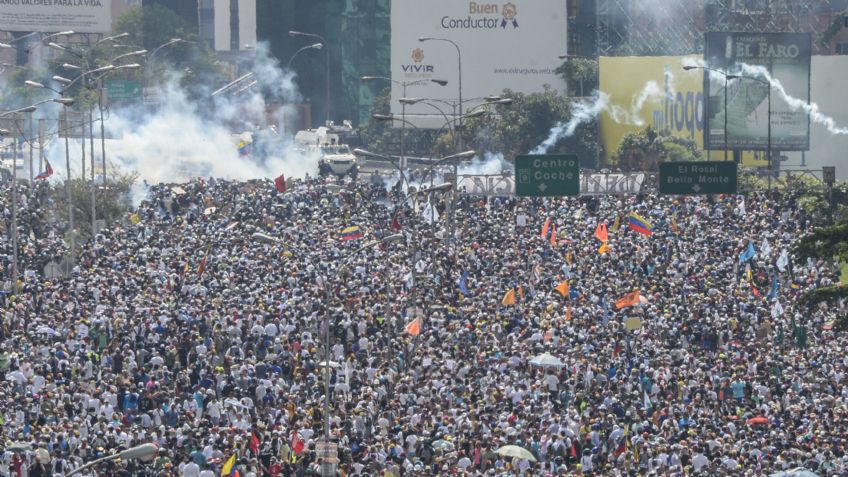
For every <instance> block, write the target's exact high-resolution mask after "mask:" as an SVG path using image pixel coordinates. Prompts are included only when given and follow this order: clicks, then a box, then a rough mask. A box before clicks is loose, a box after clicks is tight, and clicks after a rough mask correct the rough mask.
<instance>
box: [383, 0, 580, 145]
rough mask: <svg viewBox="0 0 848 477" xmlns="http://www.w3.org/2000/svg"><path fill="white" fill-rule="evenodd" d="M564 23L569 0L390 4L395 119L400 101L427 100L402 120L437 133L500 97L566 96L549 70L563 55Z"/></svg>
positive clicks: (410, 108)
mask: <svg viewBox="0 0 848 477" xmlns="http://www.w3.org/2000/svg"><path fill="white" fill-rule="evenodd" d="M567 21H568V17H567V15H566V0H475V1H469V0H461V1H458V0H427V1H422V0H393V1H392V9H391V28H392V52H391V74H392V80H394V82H393V83H392V102H391V108H392V113H393V114H394V115H395V116H396V117H398V118H399V117H400V116H401V114H402V113H403V112H404V111H403V108H402V106H401V104H400V102H399V100H400V98H402V97H404V95H406V96H407V97H410V98H412V97H414V98H428V99H431V100H433V101H428V102H429V103H430V104H423V103H418V104H413V105H407V106H406V108H405V116H406V119H407V120H408V121H411V122H413V123H414V124H416V125H417V126H420V127H428V128H434V129H438V128H440V127H442V126H443V125H445V123H447V122H449V121H451V120H452V119H453V118H455V117H456V116H457V115H458V114H459V113H460V111H468V110H469V109H470V108H472V107H474V106H475V105H477V104H479V103H481V102H482V101H483V99H482V98H483V97H485V96H488V95H493V94H500V93H501V92H502V91H503V90H504V89H511V90H513V91H517V92H523V93H533V92H537V91H542V90H543V89H544V85H550V86H552V87H554V88H558V89H564V88H565V83H564V82H563V81H562V80H561V79H560V78H559V77H557V75H556V74H555V73H554V70H555V69H556V68H557V67H558V66H559V65H560V64H561V63H562V60H560V59H559V58H557V55H560V54H565V53H566V51H565V45H566V43H567V35H566V26H567ZM419 38H429V39H428V40H425V41H419ZM460 68H461V72H462V74H461V76H462V84H461V85H460V81H459V78H460ZM432 79H439V80H445V81H447V82H448V84H447V85H446V86H440V85H438V84H437V83H434V82H432V81H431V80H432ZM404 84H405V85H406V86H404ZM460 86H461V87H462V100H463V103H464V104H463V105H462V107H460V105H459V104H458V101H459V88H460ZM396 125H397V126H400V124H399V122H398V123H397V124H396ZM449 126H450V125H449Z"/></svg>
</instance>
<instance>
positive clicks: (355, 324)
mask: <svg viewBox="0 0 848 477" xmlns="http://www.w3.org/2000/svg"><path fill="white" fill-rule="evenodd" d="M285 189H286V190H285V192H283V193H280V192H278V189H276V188H275V186H274V184H273V183H272V182H271V181H265V182H263V181H252V182H231V181H224V180H213V179H209V180H197V181H194V182H191V183H188V184H181V185H179V186H178V187H177V186H166V185H159V186H153V187H150V189H149V191H148V197H147V199H146V200H145V201H144V202H142V203H141V204H140V205H139V207H138V209H137V210H136V211H134V212H133V214H132V215H131V216H129V217H127V218H126V220H124V221H122V222H121V223H115V224H110V226H109V227H108V228H107V229H105V230H102V231H101V232H100V234H98V236H97V238H96V240H94V241H91V242H89V243H86V244H84V245H82V246H81V249H80V251H79V253H78V264H77V265H76V266H75V267H73V270H72V271H71V273H70V274H69V275H68V276H67V277H57V278H49V277H47V276H46V273H45V267H47V268H50V267H48V264H50V263H53V262H55V263H59V262H60V259H61V257H62V256H63V255H64V254H65V252H66V250H67V247H66V246H65V245H64V243H63V241H62V233H61V230H62V227H63V226H64V225H63V224H60V223H57V222H56V221H55V220H53V221H50V220H47V219H48V215H49V211H50V206H49V204H46V203H44V202H43V201H41V200H40V199H39V192H38V190H36V191H35V192H34V193H33V192H31V191H30V190H29V189H28V188H27V187H25V186H23V187H22V188H21V194H22V195H23V194H30V195H32V197H28V199H27V205H26V206H23V208H21V209H19V210H20V211H21V212H20V214H19V215H18V217H17V221H18V225H19V234H18V236H19V243H20V247H21V252H20V253H19V256H20V257H21V258H20V259H19V263H20V265H19V268H20V270H21V273H20V274H19V275H20V284H19V286H18V287H17V291H16V292H14V293H7V294H4V295H3V306H4V310H3V311H4V313H3V318H2V327H0V342H2V343H3V347H2V351H0V377H2V378H3V380H2V381H0V396H2V401H0V424H2V442H0V446H2V448H3V449H5V451H4V453H3V454H2V458H0V476H4V477H5V476H23V475H29V476H35V475H50V474H51V473H68V472H70V471H71V470H73V469H76V468H79V467H80V466H82V465H83V464H84V463H86V462H91V461H92V460H94V459H97V458H100V457H105V456H109V455H113V454H115V453H118V452H120V451H121V450H124V449H128V448H131V447H134V446H137V445H139V444H142V443H147V442H152V443H155V444H156V445H158V446H159V451H158V455H156V456H155V458H154V459H153V460H152V461H151V462H140V461H136V460H122V461H111V462H108V463H106V464H103V465H101V466H94V467H91V468H89V469H87V470H83V471H82V473H81V474H79V475H82V476H94V475H156V476H187V477H195V476H200V477H210V476H218V475H221V473H222V472H225V473H227V472H232V471H236V470H237V471H238V472H239V474H240V475H242V476H254V475H255V476H279V475H298V476H300V475H318V458H317V456H316V453H315V449H316V444H317V443H318V441H319V440H320V439H321V438H322V436H323V432H324V427H323V426H324V421H323V407H324V398H325V386H324V371H325V367H324V366H325V364H329V365H330V368H331V369H330V370H331V372H330V377H331V382H330V386H329V387H328V389H329V392H330V403H331V412H330V432H331V435H332V439H333V440H334V441H335V442H338V444H339V449H340V451H339V455H338V458H339V460H340V463H339V468H338V472H339V473H340V474H341V475H361V476H377V475H384V476H385V475H396V476H397V475H528V476H529V475H611V476H625V475H628V476H629V475H667V476H684V475H686V476H690V475H691V476H694V475H709V476H716V475H746V476H748V475H750V476H760V475H767V474H769V473H772V472H776V471H779V470H784V469H789V468H793V467H798V466H803V467H806V468H808V469H810V470H813V471H816V472H818V473H819V474H820V475H822V476H829V475H845V473H846V465H848V454H846V440H847V439H848V422H846V415H848V407H846V400H848V387H847V386H846V375H845V373H846V367H848V359H846V357H845V356H844V354H843V352H842V350H843V349H844V347H845V345H846V339H845V337H844V336H843V335H841V334H839V333H837V332H835V331H833V330H831V329H830V326H829V324H830V322H831V321H832V320H833V319H834V318H835V317H836V316H838V314H840V313H841V314H842V315H844V314H845V304H844V303H842V304H839V306H841V309H840V308H839V306H831V307H820V308H814V309H806V308H804V307H802V306H801V305H800V304H799V303H798V302H797V299H798V297H799V296H800V294H801V293H803V292H804V291H806V290H809V289H811V288H813V287H818V286H823V285H828V284H833V283H836V281H837V276H836V270H835V269H834V267H833V266H832V264H831V263H829V262H826V261H817V262H816V261H808V262H799V261H797V260H796V259H794V258H792V257H791V248H792V244H793V243H794V242H795V241H796V240H798V239H799V238H800V237H802V236H803V235H804V234H805V233H807V232H809V231H810V229H811V227H812V223H813V220H814V217H813V216H811V215H810V214H809V213H807V212H805V210H804V209H803V208H802V207H801V206H800V204H799V201H798V200H797V197H795V196H794V195H792V194H791V193H787V192H775V193H773V194H762V193H757V194H749V195H747V196H744V197H743V196H721V197H692V198H679V197H678V198H675V197H659V196H656V195H639V196H631V197H625V198H622V197H615V196H605V197H597V198H557V199H516V198H510V197H497V198H488V199H486V198H482V197H472V196H461V197H460V200H459V201H458V202H457V205H456V208H455V209H454V211H455V213H454V214H453V215H454V216H453V218H452V219H453V220H449V218H448V215H449V210H450V207H449V206H450V200H449V195H448V196H443V195H442V192H436V193H429V192H428V193H424V194H418V195H410V196H404V195H400V194H399V193H398V190H397V189H396V188H395V189H393V188H391V187H390V188H386V187H385V186H384V185H383V184H382V183H381V182H377V181H363V182H358V183H347V184H342V185H341V187H339V186H334V187H328V186H327V184H325V183H324V182H323V181H319V180H313V179H307V180H303V181H301V180H294V181H292V180H290V181H289V183H288V185H287V187H286V188H285ZM6 197H8V194H7V195H6ZM428 201H432V204H433V205H434V207H430V206H429V205H428ZM7 208H8V199H7ZM434 210H435V213H434V212H433V211H434ZM631 213H633V214H636V215H631ZM5 219H6V221H5V225H6V227H7V230H8V227H9V226H10V224H11V222H10V214H9V213H8V210H7V212H6V213H5ZM547 219H550V221H547ZM546 221H547V225H545V226H544V228H545V232H544V233H542V232H540V230H541V229H542V228H543V224H546ZM631 221H632V222H633V223H634V225H633V227H631V226H630V223H631ZM599 224H605V229H606V236H604V235H605V234H604V233H602V232H601V231H600V229H599V227H598V226H599ZM352 227H358V229H351V228H352ZM635 229H639V230H641V231H642V233H640V232H637V231H636V230H635ZM343 230H345V232H344V234H343V233H342V231H343ZM648 232H650V235H648ZM257 234H259V235H257ZM394 234H402V235H403V240H401V241H395V240H393V239H386V238H387V237H390V236H392V235H394ZM553 234H555V235H554V236H553V237H552V235H553ZM543 235H544V236H543ZM599 237H602V238H606V242H602V241H601V240H600V238H599ZM604 244H605V245H604ZM0 245H2V247H3V248H2V249H3V252H4V253H5V254H6V255H7V256H9V255H11V246H10V244H9V243H8V241H5V242H3V243H2V244H0ZM602 245H604V248H605V249H604V250H603V253H600V252H599V249H600V248H601V247H602ZM3 265H4V270H5V271H6V272H7V276H8V271H9V266H10V261H9V260H8V259H7V260H6V261H5V262H4V264H3ZM564 282H567V285H563V283H564ZM636 291H638V293H634V292H636ZM506 295H511V297H510V296H506ZM513 302H514V304H504V303H513ZM840 310H841V311H840ZM416 318H419V320H418V321H414V320H415V319H416ZM325 319H328V320H329V322H330V327H329V340H330V342H329V349H328V348H327V343H326V342H325V334H324V331H325V330H326V328H325V327H324V326H322V322H323V321H324V320H325ZM326 351H328V352H329V358H330V359H329V361H330V363H325V361H326V358H325V352H326ZM546 352H547V353H550V354H551V355H552V356H553V357H554V358H556V359H558V360H560V361H561V362H562V365H561V366H560V365H558V364H552V365H550V366H537V365H534V364H531V362H530V361H531V359H533V358H534V357H537V356H539V355H541V354H543V353H546ZM505 445H515V446H519V447H521V448H523V449H526V450H527V451H529V452H530V453H532V454H533V456H534V458H535V460H529V459H522V458H513V457H509V456H503V455H501V454H499V453H498V449H499V448H501V447H502V446H505ZM40 450H46V451H47V453H49V454H48V459H47V460H46V461H45V460H41V461H39V460H38V459H36V455H37V454H39V451H40ZM42 456H43V453H42ZM38 472H40V474H39V473H38Z"/></svg>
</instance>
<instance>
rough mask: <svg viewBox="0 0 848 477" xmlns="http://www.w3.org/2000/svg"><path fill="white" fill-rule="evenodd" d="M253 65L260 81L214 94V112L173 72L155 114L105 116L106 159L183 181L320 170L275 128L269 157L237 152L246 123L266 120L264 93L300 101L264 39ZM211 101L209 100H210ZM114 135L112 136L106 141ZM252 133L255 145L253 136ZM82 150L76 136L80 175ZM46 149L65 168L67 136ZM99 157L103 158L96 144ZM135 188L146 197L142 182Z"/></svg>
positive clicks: (144, 174) (151, 178)
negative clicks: (190, 94)
mask: <svg viewBox="0 0 848 477" xmlns="http://www.w3.org/2000/svg"><path fill="white" fill-rule="evenodd" d="M252 71H253V72H254V74H255V79H256V80H257V85H256V86H255V87H253V88H251V89H249V90H246V91H244V92H242V93H241V94H238V95H234V94H231V95H226V94H224V95H221V96H216V97H215V98H214V114H209V113H208V112H205V111H203V110H202V109H201V107H199V106H198V104H197V103H195V102H192V101H191V100H189V99H188V97H187V96H186V92H185V91H183V89H182V88H180V86H179V79H180V78H179V76H178V75H177V74H174V75H172V76H171V77H170V80H169V81H167V84H166V85H165V86H164V87H163V88H162V89H161V90H160V92H159V98H160V99H159V101H160V106H159V108H158V109H157V110H155V111H154V112H152V113H145V112H143V111H139V110H138V109H135V108H127V109H120V110H117V111H113V112H111V114H110V117H108V118H107V119H106V121H105V124H106V130H107V140H106V157H107V159H108V162H109V163H110V165H111V166H112V167H116V168H118V169H123V170H126V171H128V172H136V173H138V175H139V177H140V179H142V180H144V181H146V182H148V183H151V184H155V183H160V182H164V183H170V182H182V181H186V180H189V179H192V178H195V177H216V178H223V179H236V180H247V179H259V178H274V177H277V176H279V175H280V174H285V176H286V177H303V176H304V175H305V174H307V173H308V174H316V173H317V170H318V167H317V161H315V160H314V158H313V159H311V160H310V159H309V158H307V157H304V155H302V154H300V153H298V152H297V151H296V150H295V148H294V147H293V144H292V143H291V142H290V141H286V140H283V136H277V135H276V133H273V132H271V131H270V130H266V131H265V132H263V135H264V136H271V137H272V138H273V140H272V141H270V143H269V144H270V146H269V147H268V148H266V151H265V152H266V153H267V157H266V158H265V159H264V160H262V161H260V160H259V158H258V157H256V155H254V156H252V157H251V156H248V157H242V156H240V155H239V153H238V141H239V135H240V133H243V131H245V129H248V130H250V129H251V128H252V124H253V122H254V121H256V122H257V123H258V122H259V121H262V120H263V119H264V115H265V111H266V107H267V103H266V100H265V98H272V99H274V100H276V101H279V102H280V103H287V102H296V101H298V100H299V95H298V92H297V88H296V87H295V84H294V82H293V75H292V74H291V73H290V72H285V71H283V70H282V69H281V68H280V67H279V64H278V63H277V61H276V60H275V59H274V58H272V57H271V56H270V55H269V54H268V49H267V45H264V44H260V45H259V47H258V48H257V50H256V59H255V61H254V66H253V70H252ZM234 89H237V88H234ZM209 102H210V104H211V103H212V102H213V99H212V98H210V99H209ZM278 114H279V115H280V116H287V117H288V119H289V121H290V120H291V118H292V117H293V116H294V112H292V111H286V110H285V109H283V108H281V109H280V110H279V111H278ZM96 116H97V115H96V114H95V117H96ZM281 124H283V123H282V122H281ZM257 126H258V124H257ZM250 132H251V133H252V132H256V131H250ZM265 133H267V134H265ZM110 136H111V137H114V138H115V139H108V138H109V137H110ZM243 136H244V135H242V137H243ZM248 136H250V134H248ZM253 137H254V145H256V142H255V141H256V134H253ZM97 142H98V143H99V139H98V140H97ZM74 143H76V144H77V146H74ZM78 150H79V146H78V141H72V142H71V153H72V159H71V162H72V164H73V166H72V168H73V170H74V171H75V172H73V173H74V174H76V173H78V172H76V171H78V164H79V152H77V151H78ZM47 153H48V158H49V160H50V162H51V164H54V168H55V169H56V170H57V172H59V171H60V170H62V171H63V170H64V167H55V165H57V164H62V165H63V164H64V163H65V159H64V154H65V152H64V141H53V144H51V147H50V148H49V150H48V151H47ZM87 153H90V152H88V151H87ZM95 155H96V156H98V159H97V160H98V164H99V161H100V159H99V156H100V148H99V145H98V147H97V148H95ZM138 192H139V194H141V195H143V193H144V192H143V188H140V189H139V191H138Z"/></svg>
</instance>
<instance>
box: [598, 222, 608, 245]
mask: <svg viewBox="0 0 848 477" xmlns="http://www.w3.org/2000/svg"><path fill="white" fill-rule="evenodd" d="M595 238H597V239H598V240H600V241H601V242H607V241H609V234H608V233H607V224H606V222H602V223H600V224H598V228H596V229H595Z"/></svg>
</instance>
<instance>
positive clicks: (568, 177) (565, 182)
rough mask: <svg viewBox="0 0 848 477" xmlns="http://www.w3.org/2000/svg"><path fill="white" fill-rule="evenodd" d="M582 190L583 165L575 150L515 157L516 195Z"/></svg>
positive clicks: (573, 193) (535, 195)
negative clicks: (571, 152) (564, 152)
mask: <svg viewBox="0 0 848 477" xmlns="http://www.w3.org/2000/svg"><path fill="white" fill-rule="evenodd" d="M579 194H580V165H579V161H578V160H577V156H576V155H574V154H542V155H526V156H517V157H516V158H515V195H517V196H518V197H545V196H547V197H552V196H561V195H579Z"/></svg>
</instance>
